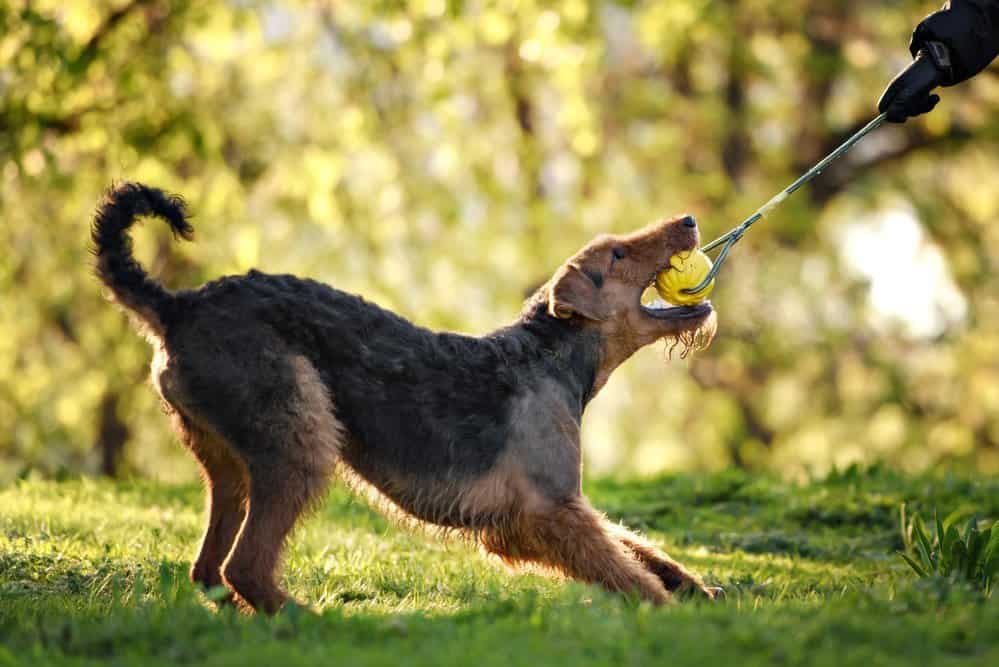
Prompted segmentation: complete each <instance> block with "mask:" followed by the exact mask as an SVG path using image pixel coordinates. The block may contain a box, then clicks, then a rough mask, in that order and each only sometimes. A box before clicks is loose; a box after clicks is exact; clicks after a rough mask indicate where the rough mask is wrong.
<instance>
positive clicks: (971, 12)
mask: <svg viewBox="0 0 999 667" xmlns="http://www.w3.org/2000/svg"><path fill="white" fill-rule="evenodd" d="M926 42H941V43H942V44H944V45H945V46H947V49H948V51H950V57H951V61H952V64H953V73H952V77H951V79H950V80H949V81H947V82H946V83H945V85H953V84H955V83H960V82H961V81H964V80H965V79H970V78H971V77H973V76H974V75H976V74H978V73H979V72H981V71H982V70H983V69H985V68H986V67H988V65H989V63H991V62H992V61H993V59H995V57H996V55H999V0H950V2H948V3H946V4H945V5H944V6H943V9H941V10H940V11H938V12H936V13H934V14H930V15H929V16H927V17H926V18H925V19H923V22H922V23H920V24H919V25H918V26H917V27H916V31H915V32H914V33H912V42H911V43H910V44H909V50H910V51H912V55H913V57H915V55H916V53H918V52H919V50H920V49H921V48H922V47H923V45H924V44H925V43H926Z"/></svg>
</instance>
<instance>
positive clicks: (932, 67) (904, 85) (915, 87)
mask: <svg viewBox="0 0 999 667" xmlns="http://www.w3.org/2000/svg"><path fill="white" fill-rule="evenodd" d="M943 75H944V74H943V72H942V71H941V70H940V68H939V67H937V65H936V63H935V62H934V61H933V58H931V57H930V55H929V53H928V52H926V51H920V52H919V53H917V54H916V59H915V60H913V61H912V64H911V65H909V66H908V67H906V68H905V69H904V70H902V71H901V72H900V73H899V74H898V76H896V77H895V78H894V79H892V81H891V83H889V84H888V87H887V88H885V92H884V93H882V94H881V99H880V100H879V101H878V111H879V112H881V113H885V112H887V113H888V117H887V120H888V122H890V123H904V122H905V121H906V119H907V118H911V117H912V116H918V115H920V114H924V113H927V112H929V111H932V110H933V107H935V106H936V105H937V102H939V101H940V96H939V95H930V91H931V90H933V89H934V88H936V87H937V86H939V85H940V84H941V83H943Z"/></svg>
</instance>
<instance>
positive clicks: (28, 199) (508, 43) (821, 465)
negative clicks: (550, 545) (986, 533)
mask: <svg viewBox="0 0 999 667" xmlns="http://www.w3.org/2000/svg"><path fill="white" fill-rule="evenodd" d="M935 8H936V3H934V2H924V1H916V0H912V1H893V2H842V1H836V0H742V1H739V2H736V1H731V0H730V1H725V0H669V1H662V2H652V1H647V2H641V1H637V0H636V1H633V2H624V1H622V2H613V1H610V0H560V1H551V2H541V1H536V0H504V1H495V2H493V1H486V0H481V1H474V0H413V1H412V2H405V3H404V2H376V1H374V0H372V1H371V2H348V1H343V2H283V3H271V2H256V1H252V0H232V1H231V2H182V1H170V0H131V1H115V2H110V1H100V2H98V1H94V2H87V1H67V0H34V1H31V2H28V1H27V0H0V480H4V479H11V478H13V477H16V476H18V475H25V474H42V475H58V474H65V473H70V474H74V473H78V472H83V473H99V472H102V471H103V472H108V473H115V474H125V475H128V474H141V475H149V476H152V477H156V478H161V479H166V480H179V479H190V478H193V476H194V468H193V466H192V465H191V463H190V462H189V461H188V459H187V456H186V454H185V453H184V452H183V451H182V450H181V448H180V447H179V446H177V445H176V443H175V442H174V441H173V438H172V436H171V434H170V433H169V431H168V428H167V420H166V419H165V418H164V417H163V415H161V414H160V410H159V406H158V404H157V400H156V398H155V396H154V393H153V391H152V390H151V388H150V387H149V386H148V381H147V376H148V360H149V358H150V356H151V355H150V350H149V347H148V345H147V344H146V343H145V342H144V341H143V340H142V339H141V338H140V337H139V336H137V335H136V334H135V333H134V332H133V331H132V330H131V329H130V327H129V326H128V324H127V320H126V318H125V317H124V316H123V315H122V313H121V312H119V311H118V310H116V309H115V308H113V307H112V306H110V305H109V304H108V303H107V301H106V300H105V299H104V298H103V297H102V294H101V290H100V289H99V287H98V284H97V282H96V280H95V279H94V278H93V277H92V274H91V268H90V267H91V258H90V256H89V254H88V253H87V233H88V222H89V218H90V215H91V213H92V211H93V208H94V205H95V203H96V202H97V200H98V198H99V196H100V194H101V192H102V190H103V189H104V188H105V187H106V186H107V185H108V184H109V183H110V182H111V181H113V180H116V179H135V180H140V181H144V182H147V183H149V184H153V185H157V186H160V187H163V188H165V189H168V190H172V191H175V192H178V193H182V194H183V195H185V197H186V198H187V199H188V201H189V203H190V205H191V208H192V209H193V211H194V212H195V217H194V219H193V222H194V225H195V228H196V230H197V242H196V243H194V244H179V243H175V242H173V241H172V239H171V238H170V237H169V236H168V235H167V234H166V230H165V226H164V225H162V224H149V225H146V226H144V227H142V228H141V229H138V230H137V233H136V239H137V248H138V254H139V256H140V258H141V259H142V261H143V263H144V264H145V265H146V266H147V267H149V268H150V270H151V272H152V273H153V274H155V275H157V276H159V277H162V279H163V280H165V281H166V282H167V283H168V284H169V285H171V286H175V287H189V286H194V285H197V284H199V283H200V282H202V281H204V280H206V279H210V278H213V277H216V276H218V275H219V274H224V273H232V272H242V271H245V270H246V269H248V268H250V267H259V268H261V269H263V270H265V271H271V272H293V273H297V274H300V275H307V276H312V277H315V278H318V279H320V280H323V281H326V282H329V283H331V284H333V285H335V286H337V287H340V288H342V289H345V290H349V291H354V292H359V293H362V294H364V295H365V296H367V297H369V298H371V299H373V300H375V301H377V302H378V303H380V304H382V305H384V306H386V307H389V308H392V309H394V310H396V311H398V312H400V313H402V314H404V315H405V316H407V317H409V318H411V319H413V320H415V321H417V322H418V323H421V324H424V325H427V326H431V327H436V328H446V329H453V330H459V331H463V332H470V333H483V332H487V331H489V330H491V329H492V328H495V327H498V326H500V325H503V324H504V323H507V322H508V321H510V320H511V319H512V318H513V317H515V316H516V315H517V313H518V312H519V308H520V303H521V301H522V299H523V297H524V294H525V291H527V290H529V289H531V288H532V287H534V286H536V285H537V284H539V283H540V282H542V281H543V280H545V279H546V278H547V277H548V275H549V274H550V273H551V271H552V270H553V269H554V268H555V267H556V266H557V265H558V264H559V263H560V262H561V261H562V260H563V259H564V258H565V257H566V256H568V255H569V254H570V253H571V252H573V251H574V250H575V249H576V248H577V247H578V246H580V245H582V244H583V243H584V242H586V241H587V240H588V239H589V238H591V237H592V236H594V235H595V234H597V233H600V232H604V231H625V230H629V229H632V228H634V227H637V226H639V225H641V224H644V223H646V222H649V221H650V220H653V219H656V218H659V217H663V216H666V215H672V214H676V213H681V212H690V213H693V214H694V215H696V216H697V217H698V219H699V220H700V222H701V226H702V231H703V234H704V236H705V237H708V238H713V237H714V236H716V235H718V234H720V233H722V232H723V231H725V230H727V229H728V228H729V227H731V226H733V225H734V224H736V223H737V222H739V221H740V220H741V219H742V218H743V217H745V216H746V215H747V214H748V213H750V212H752V211H753V210H754V209H755V208H756V207H757V206H758V205H759V204H761V203H762V202H764V201H765V200H766V199H768V198H769V197H770V196H771V195H773V194H774V193H775V192H777V191H778V190H779V189H781V188H782V187H783V186H784V185H786V184H787V183H788V182H790V181H791V180H793V178H795V177H796V176H797V175H798V173H800V172H801V171H803V170H804V169H805V168H807V167H808V166H810V165H811V164H812V163H814V162H815V161H817V160H818V159H819V158H820V157H822V156H823V155H824V154H825V153H827V152H828V151H829V150H830V149H832V148H833V147H834V146H836V145H837V144H838V143H839V142H840V141H841V140H842V139H843V138H845V137H846V136H848V135H849V134H850V133H851V132H853V131H854V130H856V129H857V128H859V127H860V126H861V125H863V124H864V123H866V122H867V121H868V120H869V119H870V118H871V117H872V116H873V115H874V113H875V104H876V101H877V98H878V96H879V94H880V92H881V90H882V88H883V87H884V85H885V84H886V82H887V81H888V80H889V79H890V78H891V77H892V76H893V75H894V74H895V73H896V72H897V71H898V70H899V69H901V68H902V67H904V66H905V65H906V64H907V63H908V62H909V56H908V51H907V48H906V47H907V44H908V36H909V33H910V32H911V30H912V28H913V27H914V25H915V24H916V23H917V22H918V20H919V19H920V18H921V17H922V16H924V15H925V14H927V13H929V12H930V11H933V10H934V9H935ZM997 217H999V76H997V70H996V69H995V68H993V69H991V70H987V71H986V72H984V73H982V74H981V75H980V76H978V77H977V78H975V79H974V80H973V81H971V82H969V83H967V84H964V85H961V86H960V87H958V88H954V89H951V90H948V91H946V92H945V94H944V100H943V102H942V103H941V105H940V106H939V107H938V109H937V110H936V111H934V112H933V113H932V114H931V115H930V116H928V117H924V118H922V119H919V120H917V121H910V122H909V123H907V124H906V125H904V126H892V127H888V128H884V129H882V130H879V131H878V132H877V133H876V134H875V135H873V136H871V137H870V138H869V139H867V140H866V141H865V142H864V143H863V144H862V145H860V146H859V147H858V148H857V149H856V150H855V151H854V152H852V153H851V154H850V155H849V156H848V157H847V158H846V159H844V160H842V161H841V162H840V163H838V164H836V165H835V166H834V167H833V168H830V169H829V170H828V171H827V172H826V173H825V174H823V175H822V176H821V177H820V178H819V179H818V180H817V181H816V182H815V184H814V185H813V186H811V187H809V188H808V189H807V190H805V191H802V192H801V193H799V194H797V195H795V196H794V197H793V198H792V199H791V200H789V201H788V202H787V203H786V204H785V205H784V206H783V207H782V208H781V209H779V211H778V212H777V213H776V214H775V215H774V216H773V217H772V218H769V219H767V220H766V221H765V222H763V223H761V224H759V225H758V226H756V227H754V229H753V231H752V232H751V233H750V234H749V235H748V236H747V238H746V239H745V240H744V241H743V242H742V243H741V244H740V245H739V246H738V248H737V250H736V251H735V252H734V253H733V256H732V258H731V259H730V260H729V263H728V264H727V265H726V267H725V270H724V271H723V273H722V275H721V279H720V283H719V285H718V287H717V289H716V291H715V296H714V297H713V300H714V302H715V305H716V306H717V308H718V311H719V324H720V327H719V333H718V336H717V338H716V340H715V342H714V345H713V346H712V347H711V348H710V349H709V350H707V351H705V352H702V353H700V354H699V355H697V356H696V357H695V358H693V359H688V360H685V361H680V360H673V361H668V360H667V359H666V353H665V350H664V349H663V348H662V346H661V345H660V346H657V347H655V348H648V349H646V350H644V351H642V352H641V353H640V354H638V355H636V357H635V358H633V359H632V360H631V361H630V362H629V363H628V364H627V365H626V366H625V367H623V369H622V370H620V371H619V372H618V373H617V374H616V376H615V377H614V378H613V379H612V381H611V383H610V384H609V385H608V387H607V388H606V389H605V390H604V391H603V393H602V394H601V395H600V396H599V397H598V399H597V400H596V401H595V402H594V403H593V404H592V406H591V408H590V410H589V412H588V414H587V416H586V420H585V426H584V433H585V434H586V436H585V437H586V443H585V448H586V452H587V465H588V471H589V472H591V473H594V474H610V473H617V474H636V473H640V474H646V473H655V472H657V471H661V470H665V469H695V470H696V469H718V468H723V467H729V466H741V467H745V468H750V469H754V470H774V471H777V472H779V473H781V474H785V475H788V476H792V477H794V476H801V475H809V474H821V473H822V472H823V471H826V470H828V469H830V468H831V467H833V466H840V467H842V466H847V465H850V464H852V463H865V464H866V463H873V462H879V461H880V462H884V463H885V464H886V465H891V466H897V467H899V468H902V469H906V470H922V469H926V468H928V467H932V466H938V465H950V466H960V467H967V468H971V469H975V470H978V471H981V472H984V473H992V474H994V473H996V472H999V278H997V274H996V270H995V269H996V263H997V259H999V225H997V224H996V223H997V222H999V221H997ZM414 444H415V443H414Z"/></svg>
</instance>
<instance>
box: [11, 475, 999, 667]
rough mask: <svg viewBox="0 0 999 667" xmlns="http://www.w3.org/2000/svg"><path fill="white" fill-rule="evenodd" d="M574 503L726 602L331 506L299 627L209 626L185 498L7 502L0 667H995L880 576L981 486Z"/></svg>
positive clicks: (754, 481)
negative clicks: (908, 527) (583, 573)
mask: <svg viewBox="0 0 999 667" xmlns="http://www.w3.org/2000/svg"><path fill="white" fill-rule="evenodd" d="M587 492H588V494H589V495H590V496H591V497H592V498H593V499H594V502H595V503H596V504H597V505H598V506H599V507H603V508H606V509H608V510H609V513H610V516H611V517H612V518H613V519H615V520H622V521H624V522H626V523H628V524H630V525H632V526H641V527H642V528H643V530H644V531H645V532H646V533H647V534H648V535H649V536H650V537H651V538H653V539H654V540H656V541H658V542H660V543H661V544H663V545H664V546H665V547H666V548H667V550H668V552H669V553H671V554H672V555H673V556H675V557H676V558H677V559H679V560H681V561H682V562H684V563H686V564H689V565H690V567H692V568H693V569H695V570H696V571H698V572H700V573H701V574H703V575H705V577H706V578H707V579H708V580H709V581H711V582H713V583H716V584H720V585H722V586H723V587H725V589H726V591H727V597H726V598H725V600H724V601H722V602H719V603H715V604H703V603H684V604H680V605H675V606H672V607H668V608H663V609H655V608H652V607H649V606H647V605H645V604H639V603H637V602H635V601H634V600H628V599H624V598H620V597H615V596H610V595H604V594H603V593H601V592H600V591H599V590H597V589H595V588H593V587H588V586H581V585H574V584H566V583H565V582H561V581H556V580H550V579H547V578H543V577H540V576H536V575H532V574H523V575H521V574H518V575H512V574H511V573H509V572H507V571H506V570H505V569H504V568H502V567H500V566H499V565H498V564H496V563H492V562H490V561H488V560H486V559H484V558H483V557H482V556H481V555H480V554H479V553H478V552H477V550H476V549H474V548H473V547H472V546H471V545H465V544H462V543H460V542H452V543H450V544H443V543H441V542H440V541H438V540H437V539H435V538H432V537H428V536H425V535H422V534H414V533H410V532H407V531H405V530H402V529H400V528H397V527H394V526H391V525H390V524H388V523H387V522H386V521H385V519H383V518H382V517H381V516H379V515H377V514H375V513H373V512H372V511H371V510H369V509H368V507H367V506H366V505H364V504H363V502H361V501H359V500H358V499H357V498H356V497H355V496H353V495H351V494H349V493H348V492H346V491H345V490H344V489H342V488H339V487H337V488H334V489H333V490H332V491H331V493H330V496H329V498H328V499H327V501H326V502H325V503H324V504H323V505H322V506H321V507H320V508H318V509H317V511H316V513H315V514H314V515H313V516H312V517H310V518H309V519H308V520H307V521H306V522H305V523H304V524H303V525H302V526H301V527H300V529H299V530H298V531H297V533H296V535H295V536H294V538H293V540H292V542H291V548H290V550H289V553H288V557H287V559H286V564H285V568H284V583H285V584H286V585H287V586H288V588H289V590H290V592H291V593H292V595H294V596H295V597H296V598H297V599H299V600H302V601H306V602H308V603H309V604H310V605H311V609H299V608H292V609H289V610H287V611H286V612H284V613H282V614H281V615H280V616H278V617H277V618H274V619H265V618H247V617H242V616H240V615H239V614H235V613H231V612H223V613H214V612H212V611H210V605H209V603H208V600H207V598H206V596H204V595H203V594H201V593H199V592H196V591H195V590H194V589H193V588H192V586H191V585H190V583H189V582H188V581H187V577H186V570H187V567H188V565H189V562H190V558H191V557H192V555H193V553H194V551H195V549H196V545H197V541H198V537H199V535H200V530H201V521H202V519H203V517H202V511H203V507H202V502H201V497H200V495H201V492H200V490H199V489H197V488H196V487H194V486H181V487H171V486H164V485H160V484H156V483H151V482H146V481H133V482H126V483H119V484H111V483H107V482H94V481H91V480H67V481H65V482H59V483H55V482H45V481H38V480H26V481H23V482H20V483H18V484H16V485H14V486H11V487H9V488H6V489H0V507H3V510H4V511H3V512H2V513H0V665H5V666H6V665H21V664H25V665H28V664H30V665H38V664H46V665H48V664H57V665H61V664H67V665H69V664H74V665H75V664H116V665H143V666H146V665H161V664H162V665H223V664H225V665H248V666H252V665H273V664H281V665H289V666H295V665H305V664H317V663H322V664H350V665H397V664H400V662H404V663H405V664H408V665H435V666H436V665H452V664H455V665H457V664H461V665H467V664H482V665H487V666H491V665H497V666H505V665H516V664H535V665H537V664H544V665H551V666H553V667H559V666H561V665H566V666H568V665H580V664H593V665H620V664H651V663H654V662H662V661H663V660H666V659H668V660H669V662H670V663H671V664H675V665H706V664H739V665H771V664H773V663H774V661H779V662H784V663H787V664H809V665H820V666H821V665H837V666H842V665H865V666H866V665H870V664H879V665H910V664H915V663H917V662H918V664H921V665H922V664H930V665H932V664H954V663H955V662H963V661H970V662H973V663H975V664H994V663H995V662H996V661H997V660H999V599H997V597H996V596H994V595H993V596H992V598H987V597H985V596H984V595H982V594H981V593H980V592H978V591H975V590H973V589H971V588H969V587H962V586H954V585H950V586H943V585H939V583H938V582H937V580H923V579H916V578H913V577H912V576H911V575H910V573H909V572H908V570H907V569H906V566H904V565H903V564H902V563H901V561H897V560H896V559H894V558H893V556H892V553H893V551H894V550H895V549H897V548H899V547H900V546H901V539H900V536H899V532H898V526H897V522H896V517H895V512H894V511H893V509H888V510H886V509H885V508H886V507H889V508H895V507H897V506H898V504H899V503H900V502H907V503H909V504H910V505H914V506H918V507H919V508H924V507H929V506H938V507H943V508H948V509H951V508H953V509H960V508H963V507H966V506H976V507H979V508H981V509H982V511H983V512H990V513H999V486H997V482H996V481H995V480H977V481H973V480H970V479H967V478H960V477H919V478H913V477H907V476H902V475H898V474H895V473H890V472H885V471H883V470H863V471H858V470H855V471H854V472H852V473H849V474H846V475H840V476H837V477H836V478H834V479H829V480H820V481H814V482H811V483H808V484H804V485H794V484H787V483H784V482H778V481H775V480H773V479H771V478H768V477H766V476H760V475H755V476H751V475H747V474H745V473H741V472H726V473H724V474H719V475H697V476H693V475H679V476H666V477H661V478H658V479H654V480H646V481H640V482H619V481H612V480H601V481H597V482H593V483H590V484H589V485H588V488H587ZM207 597H211V594H209V596H207ZM311 612H314V613H311ZM512 638H515V639H512Z"/></svg>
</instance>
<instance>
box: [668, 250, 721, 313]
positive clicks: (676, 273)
mask: <svg viewBox="0 0 999 667" xmlns="http://www.w3.org/2000/svg"><path fill="white" fill-rule="evenodd" d="M709 271H711V258H710V257H708V256H707V255H705V254H704V253H703V252H701V251H700V250H684V251H683V252H678V253H677V254H675V255H673V256H672V257H670V258H669V267H668V268H666V269H665V270H664V271H660V272H659V275H657V276H656V291H657V292H659V296H661V297H662V298H664V299H666V300H667V301H669V302H670V303H672V304H675V305H677V306H693V305H695V304H698V303H700V302H701V301H704V300H705V299H707V298H708V296H710V294H711V290H713V289H714V288H715V281H714V279H713V278H712V279H711V282H710V283H708V286H707V287H705V288H704V289H703V290H701V291H700V292H698V293H697V294H686V293H684V292H681V291H680V290H684V289H689V288H691V287H696V286H697V285H699V284H700V282H701V281H702V280H704V278H705V277H707V275H708V272H709Z"/></svg>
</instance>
